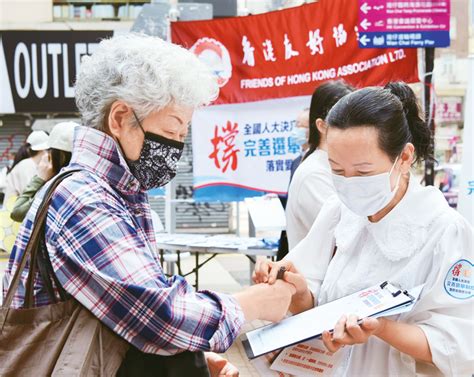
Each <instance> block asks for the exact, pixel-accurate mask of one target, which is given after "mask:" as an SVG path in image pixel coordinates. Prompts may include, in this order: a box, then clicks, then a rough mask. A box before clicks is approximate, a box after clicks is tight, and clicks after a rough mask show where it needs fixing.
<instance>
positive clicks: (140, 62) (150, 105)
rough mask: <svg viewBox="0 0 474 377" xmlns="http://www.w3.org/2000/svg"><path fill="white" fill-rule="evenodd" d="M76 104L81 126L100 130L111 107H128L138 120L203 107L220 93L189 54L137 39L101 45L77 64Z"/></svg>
mask: <svg viewBox="0 0 474 377" xmlns="http://www.w3.org/2000/svg"><path fill="white" fill-rule="evenodd" d="M75 90H76V105H77V107H78V109H79V112H80V113H81V117H82V121H83V124H84V125H85V126H89V127H94V128H96V129H99V130H105V124H106V122H105V120H106V116H107V114H108V111H109V110H110V106H111V105H112V104H113V103H114V102H115V101H117V100H122V101H124V102H126V103H127V104H128V105H130V106H131V107H132V108H133V109H134V110H135V112H136V113H137V115H138V116H139V117H140V118H144V117H146V116H148V115H149V114H150V113H152V112H155V111H159V110H161V109H163V108H164V107H166V106H167V105H169V104H171V103H173V104H176V105H185V106H190V107H193V108H196V107H199V106H202V105H206V104H208V103H209V102H211V101H212V100H214V99H215V98H216V97H217V95H218V92H219V88H218V86H217V82H216V79H215V78H214V76H213V74H212V73H211V71H210V69H209V68H208V67H207V66H206V65H205V64H204V63H203V62H201V61H200V60H199V59H198V58H197V57H196V56H195V55H194V54H193V53H191V52H189V51H188V50H186V49H184V48H182V47H180V46H177V45H174V44H171V43H168V42H165V41H163V40H161V39H159V38H156V37H151V36H145V35H140V34H126V35H118V36H114V37H112V38H110V39H105V40H103V41H101V42H100V44H99V46H98V47H97V49H96V50H95V51H94V53H93V54H92V56H85V57H84V58H83V60H82V63H81V66H80V70H79V73H78V75H77V80H76V87H75Z"/></svg>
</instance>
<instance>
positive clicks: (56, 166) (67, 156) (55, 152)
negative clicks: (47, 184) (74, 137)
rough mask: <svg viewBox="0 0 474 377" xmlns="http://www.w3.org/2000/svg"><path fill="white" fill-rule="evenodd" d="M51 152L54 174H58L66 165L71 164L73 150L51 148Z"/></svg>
mask: <svg viewBox="0 0 474 377" xmlns="http://www.w3.org/2000/svg"><path fill="white" fill-rule="evenodd" d="M49 153H50V154H51V163H52V165H53V171H54V175H56V174H58V173H59V171H60V170H61V169H62V168H63V167H64V166H66V165H69V162H70V161H71V155H72V154H71V152H66V151H62V150H60V149H56V148H51V149H50V150H49Z"/></svg>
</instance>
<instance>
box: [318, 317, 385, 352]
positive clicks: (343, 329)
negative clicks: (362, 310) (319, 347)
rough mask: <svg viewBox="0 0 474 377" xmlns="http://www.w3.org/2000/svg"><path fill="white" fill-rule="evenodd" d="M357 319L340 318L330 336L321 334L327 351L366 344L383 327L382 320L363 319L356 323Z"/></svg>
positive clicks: (325, 333)
mask: <svg viewBox="0 0 474 377" xmlns="http://www.w3.org/2000/svg"><path fill="white" fill-rule="evenodd" d="M358 321H359V318H358V317H357V316H356V315H354V314H351V315H349V316H342V317H341V318H340V319H339V321H337V323H336V327H334V332H333V334H332V336H331V334H330V333H329V331H324V332H323V337H322V338H323V342H324V345H325V346H326V348H327V349H328V351H330V352H336V351H338V350H339V349H340V348H341V347H343V346H344V345H353V344H363V343H366V342H367V341H368V340H369V338H370V337H371V336H372V335H377V334H378V333H379V332H380V331H382V330H383V328H384V325H385V319H384V318H379V319H376V318H365V319H363V320H362V322H361V323H360V324H359V323H358Z"/></svg>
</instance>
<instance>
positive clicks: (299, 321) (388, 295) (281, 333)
mask: <svg viewBox="0 0 474 377" xmlns="http://www.w3.org/2000/svg"><path fill="white" fill-rule="evenodd" d="M420 292H421V290H420ZM415 301H416V297H414V296H412V295H411V294H410V293H408V292H407V291H405V290H403V289H401V288H399V287H397V286H396V285H394V284H391V283H389V282H387V281H384V282H382V283H380V284H377V285H374V286H372V287H369V288H366V289H363V290H361V291H359V292H356V293H353V294H351V295H349V296H346V297H342V298H340V299H337V300H334V301H332V302H329V303H327V304H325V305H321V306H317V307H315V308H313V309H310V310H307V311H305V312H303V313H299V314H297V315H294V316H292V317H288V318H285V319H284V320H282V321H280V322H278V323H274V324H270V325H267V326H264V327H260V328H258V329H255V330H252V331H249V332H248V333H246V334H244V335H243V336H242V338H241V339H242V345H243V347H244V349H245V352H246V354H247V357H248V358H249V359H254V358H256V357H259V356H262V355H265V354H267V353H269V352H273V351H276V350H279V349H282V348H285V347H288V346H292V345H295V344H298V343H301V342H304V341H307V340H310V339H313V338H318V337H320V336H321V335H322V333H323V331H330V332H332V331H334V325H335V323H336V321H337V320H338V319H339V318H340V317H341V316H342V315H344V314H356V315H358V316H359V318H367V317H382V316H384V313H387V315H392V314H393V313H394V310H395V309H397V308H403V307H406V306H410V305H413V304H414V302H415Z"/></svg>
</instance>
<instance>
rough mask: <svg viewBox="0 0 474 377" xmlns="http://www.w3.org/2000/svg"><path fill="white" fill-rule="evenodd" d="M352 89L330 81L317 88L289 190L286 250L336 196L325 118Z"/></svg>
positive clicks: (298, 240) (343, 83) (339, 82)
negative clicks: (303, 146) (305, 145)
mask: <svg viewBox="0 0 474 377" xmlns="http://www.w3.org/2000/svg"><path fill="white" fill-rule="evenodd" d="M352 90H353V88H352V87H351V86H350V85H348V84H346V83H345V82H343V81H329V82H327V83H324V84H322V85H320V86H319V87H317V88H316V90H315V91H314V93H313V95H312V97H311V105H310V109H309V125H310V126H309V140H308V144H309V149H308V151H307V152H306V154H305V156H304V158H303V161H302V162H301V164H300V165H299V167H298V169H297V170H296V173H295V175H294V176H293V179H292V181H291V183H290V188H289V190H288V201H287V204H286V233H287V237H288V249H289V250H291V249H293V248H294V247H295V246H296V245H297V244H298V243H299V242H300V241H301V240H302V239H303V238H304V237H306V235H307V234H308V231H309V229H310V228H311V226H312V225H313V223H314V220H315V219H316V217H317V216H318V213H319V211H320V210H321V207H322V206H323V204H324V203H325V202H326V200H327V199H328V198H329V197H330V196H331V195H334V194H335V191H334V186H333V183H332V179H331V167H330V166H329V162H328V155H327V143H326V128H327V126H326V123H325V121H324V120H325V119H326V116H327V114H328V112H329V110H331V108H332V107H333V106H334V105H335V104H336V102H337V101H338V100H339V99H341V98H342V97H344V96H345V95H346V94H348V93H350V92H352Z"/></svg>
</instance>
